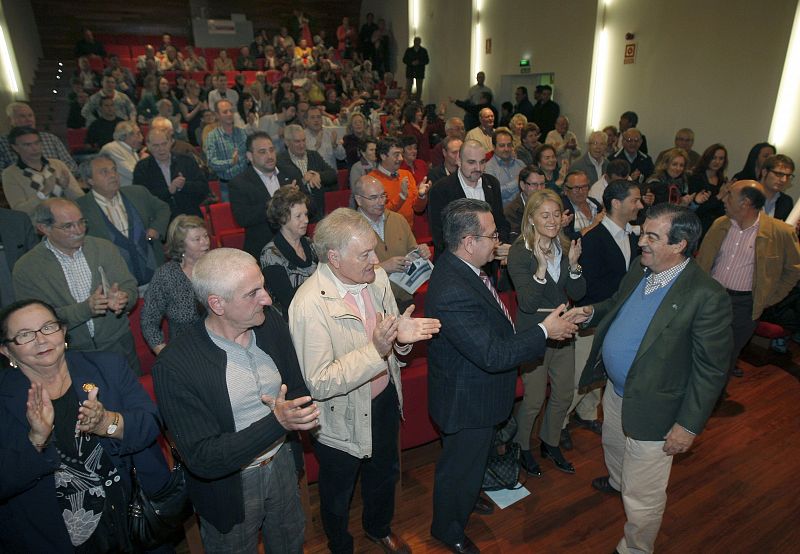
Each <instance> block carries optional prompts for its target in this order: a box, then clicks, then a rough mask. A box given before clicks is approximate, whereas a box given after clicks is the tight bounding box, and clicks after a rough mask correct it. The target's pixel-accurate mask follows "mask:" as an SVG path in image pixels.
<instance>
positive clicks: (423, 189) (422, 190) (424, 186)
mask: <svg viewBox="0 0 800 554" xmlns="http://www.w3.org/2000/svg"><path fill="white" fill-rule="evenodd" d="M430 188H431V182H430V180H429V179H428V178H427V177H425V178H424V179H422V182H421V183H420V184H419V185H418V186H417V193H418V194H419V197H420V198H425V195H426V194H428V191H429V190H430Z"/></svg>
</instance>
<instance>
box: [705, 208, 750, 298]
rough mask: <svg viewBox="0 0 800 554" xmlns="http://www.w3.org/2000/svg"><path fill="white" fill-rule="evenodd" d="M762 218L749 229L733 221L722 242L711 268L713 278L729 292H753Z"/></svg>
mask: <svg viewBox="0 0 800 554" xmlns="http://www.w3.org/2000/svg"><path fill="white" fill-rule="evenodd" d="M760 220H761V216H759V217H758V219H756V222H755V223H753V224H752V225H751V226H750V227H748V228H747V229H742V228H741V227H739V224H738V223H736V222H735V221H734V220H733V219H731V228H730V229H728V234H727V235H725V240H723V241H722V246H720V249H719V253H718V254H717V257H716V258H715V259H714V265H713V266H712V267H711V276H712V277H713V278H714V279H715V280H716V281H717V282H719V284H720V285H722V286H723V287H725V288H726V289H728V290H735V291H752V290H753V271H754V270H755V263H756V236H757V235H758V226H759V223H760Z"/></svg>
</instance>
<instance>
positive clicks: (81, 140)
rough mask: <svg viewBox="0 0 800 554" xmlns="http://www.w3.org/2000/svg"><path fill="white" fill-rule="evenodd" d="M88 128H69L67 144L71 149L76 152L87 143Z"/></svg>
mask: <svg viewBox="0 0 800 554" xmlns="http://www.w3.org/2000/svg"><path fill="white" fill-rule="evenodd" d="M87 131H88V129H87V128H86V127H83V128H81V129H67V146H69V151H70V152H72V153H73V154H75V153H76V152H78V151H80V150H82V149H83V147H84V146H85V145H86V133H87Z"/></svg>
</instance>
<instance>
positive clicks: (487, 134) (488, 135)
mask: <svg viewBox="0 0 800 554" xmlns="http://www.w3.org/2000/svg"><path fill="white" fill-rule="evenodd" d="M478 119H479V120H480V125H478V126H477V127H475V128H474V129H472V130H471V131H470V132H469V133H467V138H466V140H475V141H478V142H479V143H481V145H483V148H484V149H485V150H486V151H487V152H493V151H494V144H493V143H492V137H494V112H493V111H492V110H491V108H483V109H482V110H481V111H480V112H478Z"/></svg>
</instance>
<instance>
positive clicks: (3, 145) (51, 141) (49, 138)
mask: <svg viewBox="0 0 800 554" xmlns="http://www.w3.org/2000/svg"><path fill="white" fill-rule="evenodd" d="M39 140H41V141H42V156H43V157H45V158H55V159H57V160H61V161H62V162H64V165H66V166H67V167H68V168H69V170H70V172H71V173H72V174H75V173H77V172H78V166H77V164H76V163H75V160H73V159H72V156H70V154H69V150H67V147H66V146H64V143H63V142H61V139H59V138H58V137H57V136H55V135H54V134H53V133H46V132H44V131H40V132H39ZM18 159H19V156H17V153H16V152H14V151H13V150H12V149H11V145H10V144H9V143H8V137H7V136H5V135H3V136H0V169H5V168H7V167H8V166H10V165H14V164H15V163H17V160H18Z"/></svg>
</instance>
